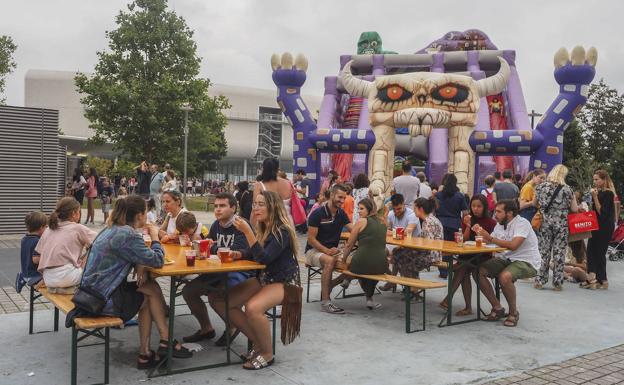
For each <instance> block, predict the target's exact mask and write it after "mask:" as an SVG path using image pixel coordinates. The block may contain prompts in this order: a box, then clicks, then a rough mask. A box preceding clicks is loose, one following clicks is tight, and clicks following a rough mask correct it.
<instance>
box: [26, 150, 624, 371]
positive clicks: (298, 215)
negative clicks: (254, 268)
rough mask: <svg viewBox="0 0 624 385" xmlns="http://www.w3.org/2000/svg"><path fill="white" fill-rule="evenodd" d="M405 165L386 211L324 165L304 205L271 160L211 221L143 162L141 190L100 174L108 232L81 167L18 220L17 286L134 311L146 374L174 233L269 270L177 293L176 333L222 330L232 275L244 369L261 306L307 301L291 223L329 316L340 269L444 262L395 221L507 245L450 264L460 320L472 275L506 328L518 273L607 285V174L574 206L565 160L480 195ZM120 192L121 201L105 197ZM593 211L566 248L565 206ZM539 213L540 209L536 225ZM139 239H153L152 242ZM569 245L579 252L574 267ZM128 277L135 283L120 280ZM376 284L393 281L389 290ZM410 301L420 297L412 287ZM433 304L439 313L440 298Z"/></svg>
mask: <svg viewBox="0 0 624 385" xmlns="http://www.w3.org/2000/svg"><path fill="white" fill-rule="evenodd" d="M412 169H413V168H412V166H411V165H410V164H409V163H407V162H405V163H404V164H403V165H402V174H401V175H399V176H397V177H396V178H395V179H394V181H393V184H392V195H391V196H389V197H387V198H386V201H385V204H384V207H376V205H375V202H374V200H373V196H372V192H371V191H370V190H369V180H368V177H367V176H366V175H365V174H359V175H356V176H355V177H354V178H353V183H351V182H344V181H342V180H341V178H340V175H338V174H337V173H336V172H330V173H329V175H328V177H327V179H326V180H325V181H324V182H323V184H322V187H321V192H320V193H319V194H318V196H317V197H315V201H316V202H315V203H314V205H313V206H312V207H310V208H308V206H309V205H310V203H311V198H312V197H310V180H309V179H308V178H307V177H306V173H305V172H304V171H303V170H299V171H297V172H296V174H295V175H294V178H293V181H290V180H289V179H288V178H287V176H286V175H285V174H284V173H283V172H282V171H281V170H280V169H279V162H278V161H277V159H272V158H269V159H266V160H265V161H264V162H263V166H262V171H261V173H260V174H259V175H258V177H257V179H256V181H255V182H254V183H253V184H250V183H249V182H240V183H238V184H237V185H236V186H235V194H233V193H231V192H226V191H219V192H217V193H216V194H215V195H214V214H215V221H214V222H213V223H212V224H211V225H210V226H209V227H207V226H204V224H202V223H199V222H198V221H197V219H196V217H195V216H194V214H193V213H191V212H190V211H188V210H187V209H186V208H185V207H184V202H183V198H182V194H181V193H180V191H179V189H178V186H179V184H178V183H177V182H176V178H175V174H173V171H172V170H171V169H170V167H168V165H165V171H164V172H160V170H159V167H158V166H157V165H151V166H148V164H147V163H145V162H143V163H141V164H140V165H139V166H137V168H136V171H137V176H138V180H139V182H138V183H137V184H136V186H134V188H135V190H136V191H135V194H131V195H127V196H126V195H123V194H122V193H123V192H124V191H123V190H122V187H119V189H117V184H116V182H114V184H110V181H108V180H104V183H105V184H104V185H103V186H101V188H100V190H101V191H100V192H99V196H101V197H102V198H101V199H103V202H102V203H103V208H104V205H106V210H107V214H108V215H107V219H106V227H105V228H104V229H103V230H102V231H101V232H99V234H98V233H96V232H94V231H93V230H91V229H90V228H88V227H86V226H84V225H83V224H81V199H83V198H84V196H86V197H87V199H89V200H90V201H91V203H89V205H88V207H90V209H88V211H87V218H86V221H85V223H86V222H87V221H89V220H91V223H92V222H93V211H92V206H93V205H92V200H93V199H95V198H96V197H97V196H98V191H97V190H98V186H97V184H98V180H99V178H98V176H97V173H96V171H95V169H91V170H90V172H89V174H88V176H87V178H84V176H83V175H81V174H80V172H78V171H77V172H76V174H75V175H74V177H73V182H72V184H71V186H70V189H71V191H72V196H71V197H64V198H62V199H60V200H59V201H58V203H57V206H56V209H55V210H54V212H53V213H51V214H50V215H49V216H47V215H45V214H44V213H40V212H33V213H30V214H28V216H27V217H26V219H25V223H26V227H27V230H28V233H27V235H26V236H24V238H23V240H22V248H21V264H22V271H21V273H20V277H19V279H18V281H19V282H21V283H20V285H22V286H23V285H24V284H28V285H30V286H33V287H38V286H40V285H45V286H46V287H47V288H48V290H49V291H50V292H52V293H66V294H70V293H74V292H75V291H76V290H81V289H82V288H88V289H89V291H92V292H96V293H98V294H99V296H100V297H101V298H104V299H105V301H104V303H103V304H102V306H101V307H100V308H99V311H98V314H105V315H115V316H119V317H121V318H122V319H123V320H124V321H128V320H130V319H132V318H133V317H135V315H137V314H138V325H139V354H138V357H137V367H138V368H141V369H143V368H150V367H153V366H154V365H156V364H157V363H158V362H159V361H160V360H161V359H163V357H164V356H165V353H166V349H167V341H168V338H169V335H168V329H167V324H166V320H165V318H166V303H165V300H164V297H163V295H162V292H161V289H160V286H159V285H158V284H157V283H156V282H155V281H154V279H152V278H151V277H150V275H149V268H158V267H161V266H163V263H164V251H163V247H162V245H161V244H163V243H177V242H180V239H182V238H187V239H189V240H199V239H210V240H212V246H211V254H216V252H217V250H218V249H219V248H223V247H227V248H229V249H230V250H232V256H233V258H234V259H235V260H236V259H249V260H254V261H257V262H259V263H262V264H264V265H266V269H264V270H263V271H262V272H261V273H259V274H258V273H256V272H236V273H227V275H226V276H215V275H213V274H202V275H199V276H197V277H196V278H194V279H193V280H191V281H190V282H188V283H186V285H185V286H184V288H183V290H182V294H183V297H184V300H185V301H186V303H187V305H188V307H189V309H190V311H191V313H192V314H193V316H194V317H195V319H196V320H197V323H198V329H197V331H195V332H194V333H193V334H191V335H188V336H184V337H182V340H183V342H198V341H202V340H209V339H213V338H215V337H216V332H215V328H214V326H213V323H212V321H211V319H210V317H209V313H208V308H207V306H206V304H205V303H204V302H203V301H202V299H201V297H202V296H207V297H208V299H209V301H208V302H209V305H210V307H211V308H212V309H213V310H214V312H215V313H216V314H217V315H218V316H219V317H221V318H222V319H223V318H225V317H224V314H225V311H226V308H225V306H226V304H225V301H224V298H223V296H222V292H221V291H219V290H218V289H220V288H222V286H221V285H223V282H224V281H227V287H228V288H229V290H230V301H229V303H228V307H229V308H228V309H227V310H228V311H229V314H230V323H231V324H230V325H229V326H230V327H229V328H226V330H228V329H229V330H230V331H231V335H230V336H229V337H230V338H229V339H230V340H233V339H234V338H236V336H237V335H239V334H240V333H243V334H244V335H245V336H247V337H248V338H249V340H250V341H251V342H252V345H251V350H250V351H249V352H248V354H247V361H246V362H245V364H244V365H243V367H244V368H245V369H250V370H256V369H262V368H265V367H268V366H270V365H271V364H273V362H274V358H273V352H272V348H271V338H270V327H269V323H268V320H267V318H266V317H265V312H266V311H268V310H269V309H271V308H273V307H275V306H278V305H280V304H286V303H297V302H298V301H299V304H300V301H301V296H300V294H299V295H298V296H299V298H297V293H298V291H297V290H293V288H296V287H298V286H300V279H299V268H298V263H297V255H298V254H299V252H300V249H299V247H298V241H297V236H296V231H297V230H298V231H300V232H302V233H307V242H306V245H305V248H304V256H303V257H304V258H305V260H306V263H307V264H309V265H311V266H316V267H319V268H321V271H322V274H321V305H320V308H321V311H323V312H326V313H329V314H343V313H344V312H345V311H344V309H342V308H340V307H339V306H338V305H336V304H335V303H334V302H332V300H331V292H332V290H333V289H334V288H335V287H336V286H338V285H343V286H345V287H346V286H348V285H349V284H350V281H349V279H348V278H347V277H346V276H342V275H339V276H336V277H334V270H335V269H336V267H337V266H339V265H340V266H341V267H342V268H346V269H349V270H350V271H351V272H353V273H356V274H364V275H366V274H383V273H387V274H400V275H401V276H404V277H409V278H418V277H419V275H420V272H422V271H423V270H426V269H429V268H430V267H432V266H433V265H435V264H437V263H438V262H440V261H442V260H443V256H442V255H441V253H440V252H439V251H423V250H414V249H410V248H407V247H388V246H387V245H386V239H387V236H389V235H391V234H392V233H393V231H396V229H397V228H403V229H405V234H406V236H407V237H411V238H415V237H422V238H426V239H433V240H447V241H454V240H455V236H456V233H458V232H459V233H461V234H462V235H463V239H465V240H467V241H475V240H476V239H477V237H480V238H482V239H483V240H484V241H485V242H486V243H489V244H494V245H497V246H499V247H502V248H505V249H507V251H506V252H503V253H495V254H494V255H491V254H487V253H485V254H482V255H479V256H478V259H479V263H478V264H477V265H476V266H477V267H474V265H468V264H458V265H456V266H454V265H452V264H451V265H449V266H451V267H450V268H453V269H456V270H454V274H453V277H454V278H453V282H452V289H453V290H452V291H453V293H454V292H455V291H456V290H457V289H458V288H459V287H460V286H461V288H462V292H463V297H464V302H465V303H464V307H463V308H462V309H461V310H459V311H458V312H457V313H456V314H457V315H459V316H465V315H469V314H472V312H473V309H472V304H471V298H472V282H471V280H472V279H474V280H479V284H480V288H481V291H482V293H483V294H484V296H485V297H486V298H487V300H488V301H489V302H490V304H491V307H492V308H491V311H490V313H489V314H488V315H487V316H486V318H485V319H486V321H499V320H503V323H504V325H505V326H509V327H513V326H516V325H517V323H518V321H519V317H520V313H519V310H518V305H517V299H516V289H515V285H514V283H515V282H516V281H517V280H519V279H532V280H533V282H534V284H533V285H534V287H535V288H536V289H543V288H544V286H545V285H546V284H547V282H548V280H549V271H550V270H552V272H553V274H552V276H553V278H552V284H553V288H554V290H556V291H560V290H562V287H563V284H564V282H565V281H566V280H568V281H577V282H578V283H580V286H581V287H583V288H586V289H607V288H608V280H607V272H606V258H605V253H606V250H607V246H608V243H609V241H610V240H611V235H612V233H613V230H614V226H615V223H616V218H619V203H618V200H617V199H616V194H615V189H614V187H613V183H612V181H611V179H610V178H609V175H608V174H607V173H606V172H605V171H604V170H598V171H596V172H595V174H594V176H593V184H594V187H593V188H592V190H591V191H590V201H588V202H579V201H577V199H578V198H579V194H575V192H574V191H573V190H572V188H571V187H570V186H569V185H567V183H566V176H567V172H568V170H567V169H566V167H565V166H563V165H558V166H556V167H554V168H553V169H552V170H551V171H550V172H549V173H548V175H546V174H545V173H544V171H543V170H540V169H537V170H534V171H532V172H530V173H529V175H527V177H526V178H525V180H524V184H522V185H520V186H518V185H517V183H516V182H517V181H516V180H515V179H514V178H513V175H512V174H511V173H510V172H509V171H505V172H503V173H502V175H500V176H496V175H492V176H488V177H486V178H485V185H484V186H483V188H482V189H480V190H479V191H480V193H476V194H474V195H473V196H467V195H466V194H464V193H462V192H461V191H460V190H459V188H458V186H457V178H456V177H455V175H453V174H446V175H445V176H444V177H443V178H442V181H441V183H440V185H436V184H434V183H430V182H428V181H427V178H426V175H425V174H424V173H422V172H419V173H416V174H415V175H412ZM252 186H253V187H252ZM191 187H192V186H191ZM232 188H234V186H232ZM580 196H581V197H582V194H580ZM114 197H116V198H117V199H116V200H115V202H114V204H113V198H114ZM120 198H121V199H120ZM104 199H106V203H105V202H104ZM592 209H593V210H595V211H596V213H597V216H598V221H599V225H600V226H599V229H598V230H595V231H593V232H592V234H591V238H590V239H589V241H588V242H587V244H586V245H585V241H584V240H582V239H581V240H578V241H576V242H580V244H579V243H576V245H574V244H572V246H573V247H572V250H573V253H569V251H568V226H567V215H568V213H574V212H578V211H587V210H592ZM302 213H303V214H302ZM536 217H539V218H540V221H539V222H540V223H539V224H538V223H537V222H538V221H536ZM345 232H347V233H349V237H348V240H347V241H346V243H345V244H343V245H342V246H341V234H342V233H345ZM143 234H147V235H149V237H150V239H151V243H149V246H148V243H146V242H145V241H144V237H143ZM585 246H586V247H585ZM85 250H86V252H85ZM569 254H573V257H574V261H573V263H571V262H570V260H569V258H568V257H567V256H568V255H569ZM131 272H133V274H130V273H131ZM440 274H441V276H442V277H445V274H446V272H444V271H443V270H441V271H440ZM129 275H130V276H132V275H134V276H135V277H136V279H134V280H131V281H128V279H127V277H128V276H129ZM489 278H497V279H498V282H499V284H500V286H501V289H502V292H503V294H504V296H505V298H506V300H507V304H508V307H509V309H508V311H507V310H506V309H505V308H503V305H502V304H501V302H500V301H499V300H498V299H497V297H496V295H495V293H494V289H493V287H492V285H491V282H490V279H489ZM359 282H360V286H361V287H362V290H363V291H364V293H365V297H366V307H367V308H369V309H371V310H374V309H378V308H379V307H381V304H380V303H378V302H375V301H374V298H373V297H374V293H375V288H376V286H377V282H376V281H373V280H370V279H361V280H359ZM20 289H21V287H20ZM380 289H382V290H390V289H392V285H385V286H383V287H380ZM414 300H418V298H417V297H416V296H414ZM440 306H441V307H443V308H447V307H448V298H447V299H444V300H443V301H442V302H441V303H440ZM293 309H295V310H293ZM296 309H299V310H296ZM292 311H294V312H297V311H299V312H300V311H301V308H300V306H299V307H297V306H294V307H291V306H288V307H287V308H286V307H285V308H284V309H283V312H286V313H288V314H286V317H287V318H288V319H291V318H292V319H297V316H300V313H299V314H295V315H294V316H293V314H290V313H289V312H292ZM282 316H283V317H284V316H285V315H284V314H282ZM152 324H155V325H156V328H157V330H158V334H159V337H160V341H159V343H158V347H157V349H156V350H152V348H151V347H152V344H151V343H150V335H151V327H152ZM225 333H226V332H224V333H223V335H221V336H220V337H219V338H218V339H217V340H216V341H215V344H216V345H218V346H224V345H225V344H226V340H227V339H228V338H227V335H226V334H225ZM191 356H192V352H190V351H189V350H188V349H186V348H185V347H184V346H183V345H182V344H180V343H178V342H177V341H176V342H175V346H174V357H177V358H188V357H191Z"/></svg>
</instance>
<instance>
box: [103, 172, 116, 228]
mask: <svg viewBox="0 0 624 385" xmlns="http://www.w3.org/2000/svg"><path fill="white" fill-rule="evenodd" d="M114 195H115V191H114V189H113V186H111V184H110V180H109V179H108V178H107V177H104V180H103V181H102V191H101V193H100V203H101V205H102V214H104V224H106V221H107V220H108V214H109V213H110V211H111V205H112V203H113V196H114Z"/></svg>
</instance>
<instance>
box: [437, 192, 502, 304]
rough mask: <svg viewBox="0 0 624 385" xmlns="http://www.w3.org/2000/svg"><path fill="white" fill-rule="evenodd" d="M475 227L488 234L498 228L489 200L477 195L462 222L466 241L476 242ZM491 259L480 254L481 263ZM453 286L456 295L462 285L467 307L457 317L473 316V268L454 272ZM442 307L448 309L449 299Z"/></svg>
mask: <svg viewBox="0 0 624 385" xmlns="http://www.w3.org/2000/svg"><path fill="white" fill-rule="evenodd" d="M475 225H479V226H480V227H481V228H483V229H484V230H485V231H487V232H488V233H491V232H492V231H494V227H496V220H494V219H493V218H492V217H491V216H490V212H489V210H488V202H487V199H486V198H485V197H484V196H483V195H481V194H477V195H474V196H473V197H472V199H470V213H469V214H468V215H464V219H463V220H462V231H463V232H464V239H467V240H470V241H474V240H475V236H476V235H477V234H476V233H475V231H474V230H473V229H472V228H473V227H474V226H475ZM486 258H489V254H480V255H479V261H480V262H481V261H484V260H485V259H486ZM453 271H454V273H453V284H452V285H451V295H454V294H455V291H457V289H458V288H459V285H460V284H461V287H462V294H463V295H464V303H465V304H466V306H465V307H464V308H463V309H461V310H459V311H458V312H457V313H455V315H456V316H466V315H470V314H472V283H471V282H470V276H471V273H472V271H473V267H472V266H469V265H468V264H462V265H461V267H460V268H458V269H457V270H453ZM440 307H442V308H444V309H446V308H447V307H448V298H445V299H444V300H443V301H442V302H441V303H440Z"/></svg>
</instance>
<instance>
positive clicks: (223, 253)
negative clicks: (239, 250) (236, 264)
mask: <svg viewBox="0 0 624 385" xmlns="http://www.w3.org/2000/svg"><path fill="white" fill-rule="evenodd" d="M217 255H218V256H219V259H221V262H222V263H228V262H232V256H231V253H230V248H229V247H219V249H218V250H217Z"/></svg>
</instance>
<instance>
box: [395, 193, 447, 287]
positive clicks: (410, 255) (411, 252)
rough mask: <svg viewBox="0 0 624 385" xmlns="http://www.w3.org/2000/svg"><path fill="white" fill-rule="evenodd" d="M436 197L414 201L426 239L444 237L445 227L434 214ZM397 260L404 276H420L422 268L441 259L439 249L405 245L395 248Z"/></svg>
mask: <svg viewBox="0 0 624 385" xmlns="http://www.w3.org/2000/svg"><path fill="white" fill-rule="evenodd" d="M435 205H436V201H435V198H429V199H427V198H418V199H416V200H415V201H414V209H415V210H416V216H417V217H418V218H419V219H420V220H422V232H421V233H420V237H422V238H426V239H436V240H443V239H444V228H443V227H442V223H441V222H440V220H439V219H438V218H436V217H435V215H433V211H434V209H435ZM394 255H395V260H396V262H395V263H396V264H397V268H398V270H399V273H401V275H402V276H403V277H408V278H418V273H419V272H420V271H421V270H424V269H427V268H429V267H430V266H431V265H432V264H433V263H436V262H439V261H440V260H441V254H440V252H439V251H425V250H415V249H408V248H404V247H400V248H396V249H395V250H394Z"/></svg>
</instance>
